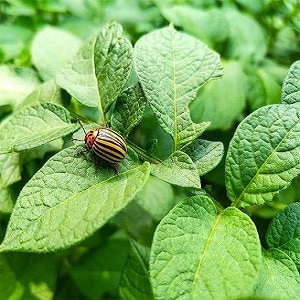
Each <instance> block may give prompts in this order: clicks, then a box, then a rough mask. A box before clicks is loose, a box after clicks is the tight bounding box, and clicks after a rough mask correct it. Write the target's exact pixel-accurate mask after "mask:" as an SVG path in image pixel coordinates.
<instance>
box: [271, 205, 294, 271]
mask: <svg viewBox="0 0 300 300" xmlns="http://www.w3.org/2000/svg"><path fill="white" fill-rule="evenodd" d="M299 224H300V202H296V203H293V204H291V205H289V206H287V207H286V208H285V209H284V210H282V211H280V212H279V213H278V214H277V215H276V216H275V217H274V218H273V220H272V221H271V223H270V225H269V228H268V231H267V234H266V241H267V244H268V246H269V247H270V248H276V249H279V250H281V251H282V252H285V253H286V254H287V255H288V256H289V257H290V258H291V259H292V260H293V261H294V262H295V263H296V264H297V265H298V266H300V226H299Z"/></svg>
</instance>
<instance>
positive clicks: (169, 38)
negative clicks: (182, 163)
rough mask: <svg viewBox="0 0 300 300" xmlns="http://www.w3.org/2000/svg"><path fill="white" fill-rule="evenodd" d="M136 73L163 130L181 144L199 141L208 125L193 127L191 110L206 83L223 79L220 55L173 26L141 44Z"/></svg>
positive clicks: (139, 45) (145, 39)
mask: <svg viewBox="0 0 300 300" xmlns="http://www.w3.org/2000/svg"><path fill="white" fill-rule="evenodd" d="M134 64H135V71H136V73H137V76H138V78H139V80H140V82H141V85H142V88H143V91H144V93H145V96H146V98H147V100H148V101H149V104H150V106H151V108H152V110H153V112H154V113H155V115H156V118H157V120H158V122H159V124H160V126H161V127H162V128H163V129H164V130H165V131H166V132H167V133H169V134H170V135H171V136H172V137H173V140H174V150H178V146H179V145H180V144H184V143H188V142H190V141H192V140H193V139H195V138H197V137H198V136H199V135H200V134H201V133H202V132H203V131H204V130H205V129H206V127H207V126H208V123H204V124H196V123H193V122H192V120H191V117H190V111H189V109H188V105H189V103H190V102H191V101H192V100H193V99H194V98H195V96H196V93H197V90H198V89H199V87H200V86H201V85H203V84H204V83H205V82H206V81H208V80H209V79H212V78H217V77H220V76H221V75H222V67H221V64H220V58H219V55H218V54H217V53H216V52H214V51H212V50H210V49H209V48H208V47H207V46H206V45H205V44H203V43H201V42H200V41H198V40H197V39H195V38H193V37H191V36H188V35H186V34H184V33H181V32H178V31H176V30H174V29H173V28H172V27H171V26H169V27H167V28H163V29H159V30H156V31H153V32H151V33H149V34H147V35H145V36H143V37H142V38H141V39H140V40H138V41H137V43H136V44H135V48H134Z"/></svg>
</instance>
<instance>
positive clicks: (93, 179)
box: [1, 147, 150, 252]
mask: <svg viewBox="0 0 300 300" xmlns="http://www.w3.org/2000/svg"><path fill="white" fill-rule="evenodd" d="M75 156H76V151H75V150H74V147H71V148H68V149H64V150H62V151H61V152H59V153H58V154H56V155H54V156H53V157H52V158H51V159H50V160H48V162H47V163H46V164H45V165H44V166H43V167H42V168H41V169H40V170H39V171H38V172H37V173H36V174H35V175H34V176H33V177H32V178H31V180H30V181H29V182H28V183H27V184H26V185H25V187H24V188H23V190H22V192H21V193H20V195H19V197H18V199H17V202H16V205H15V208H14V210H13V213H12V215H11V218H10V221H9V224H8V228H7V232H6V235H5V238H4V241H3V243H2V245H1V250H2V251H3V250H20V251H34V252H47V251H54V250H56V249H61V248H66V247H68V246H70V245H72V244H74V243H77V242H79V241H81V240H83V239H84V238H86V237H87V236H89V235H91V234H92V233H93V232H94V231H96V230H97V229H99V228H100V227H101V226H103V225H104V224H105V223H106V222H107V221H108V220H109V219H110V218H111V217H112V216H113V215H115V214H116V213H117V212H118V211H120V210H121V209H122V208H123V207H125V206H126V205H127V204H128V203H129V202H130V201H131V200H132V199H133V198H134V196H135V194H136V193H137V192H138V191H139V190H140V189H141V188H142V187H143V185H144V184H145V182H146V181H147V179H148V177H149V173H150V167H149V164H148V163H145V164H144V165H142V166H138V167H135V168H133V169H130V170H128V171H125V172H123V173H121V174H119V175H117V176H114V177H109V176H111V172H113V171H112V170H110V169H99V170H98V171H97V173H95V166H94V165H93V164H91V163H90V162H88V161H87V159H86V158H84V157H82V156H78V157H75Z"/></svg>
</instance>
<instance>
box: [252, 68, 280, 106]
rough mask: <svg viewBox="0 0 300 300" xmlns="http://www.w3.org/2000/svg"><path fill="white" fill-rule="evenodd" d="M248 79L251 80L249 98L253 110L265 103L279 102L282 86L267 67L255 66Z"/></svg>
mask: <svg viewBox="0 0 300 300" xmlns="http://www.w3.org/2000/svg"><path fill="white" fill-rule="evenodd" d="M247 79H248V82H249V84H248V90H247V98H248V102H249V106H250V108H251V110H252V111H254V110H256V109H258V108H260V107H262V106H264V105H268V104H275V103H279V100H280V94H281V86H280V85H279V83H278V80H277V78H276V77H275V76H274V74H273V73H272V72H271V73H270V71H269V70H268V69H267V68H265V67H264V66H262V67H260V68H257V67H254V68H253V70H252V72H251V73H250V74H248V78H247Z"/></svg>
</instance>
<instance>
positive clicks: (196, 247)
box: [150, 196, 261, 299]
mask: <svg viewBox="0 0 300 300" xmlns="http://www.w3.org/2000/svg"><path fill="white" fill-rule="evenodd" d="M260 262H261V249H260V243H259V237H258V233H257V231H256V228H255V225H254V224H253V222H252V221H251V219H250V218H249V217H248V216H247V215H245V214H244V213H242V212H241V211H239V210H238V209H236V208H233V207H230V208H227V209H226V210H224V211H223V212H222V213H221V214H220V215H217V212H216V208H215V206H214V204H213V203H212V201H211V200H210V198H208V197H205V196H195V197H191V198H188V199H186V200H185V201H183V202H181V203H179V204H178V205H177V206H176V207H175V208H174V209H172V210H171V211H170V213H169V214H168V215H167V216H166V217H165V218H164V219H163V220H162V221H161V223H160V224H159V225H158V226H157V229H156V232H155V234H154V238H153V244H152V249H151V254H150V279H151V283H152V288H153V293H154V295H155V298H156V299H179V298H190V299H242V298H246V297H247V296H249V295H251V294H252V291H253V288H254V286H255V284H256V277H257V273H258V269H259V266H260Z"/></svg>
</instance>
